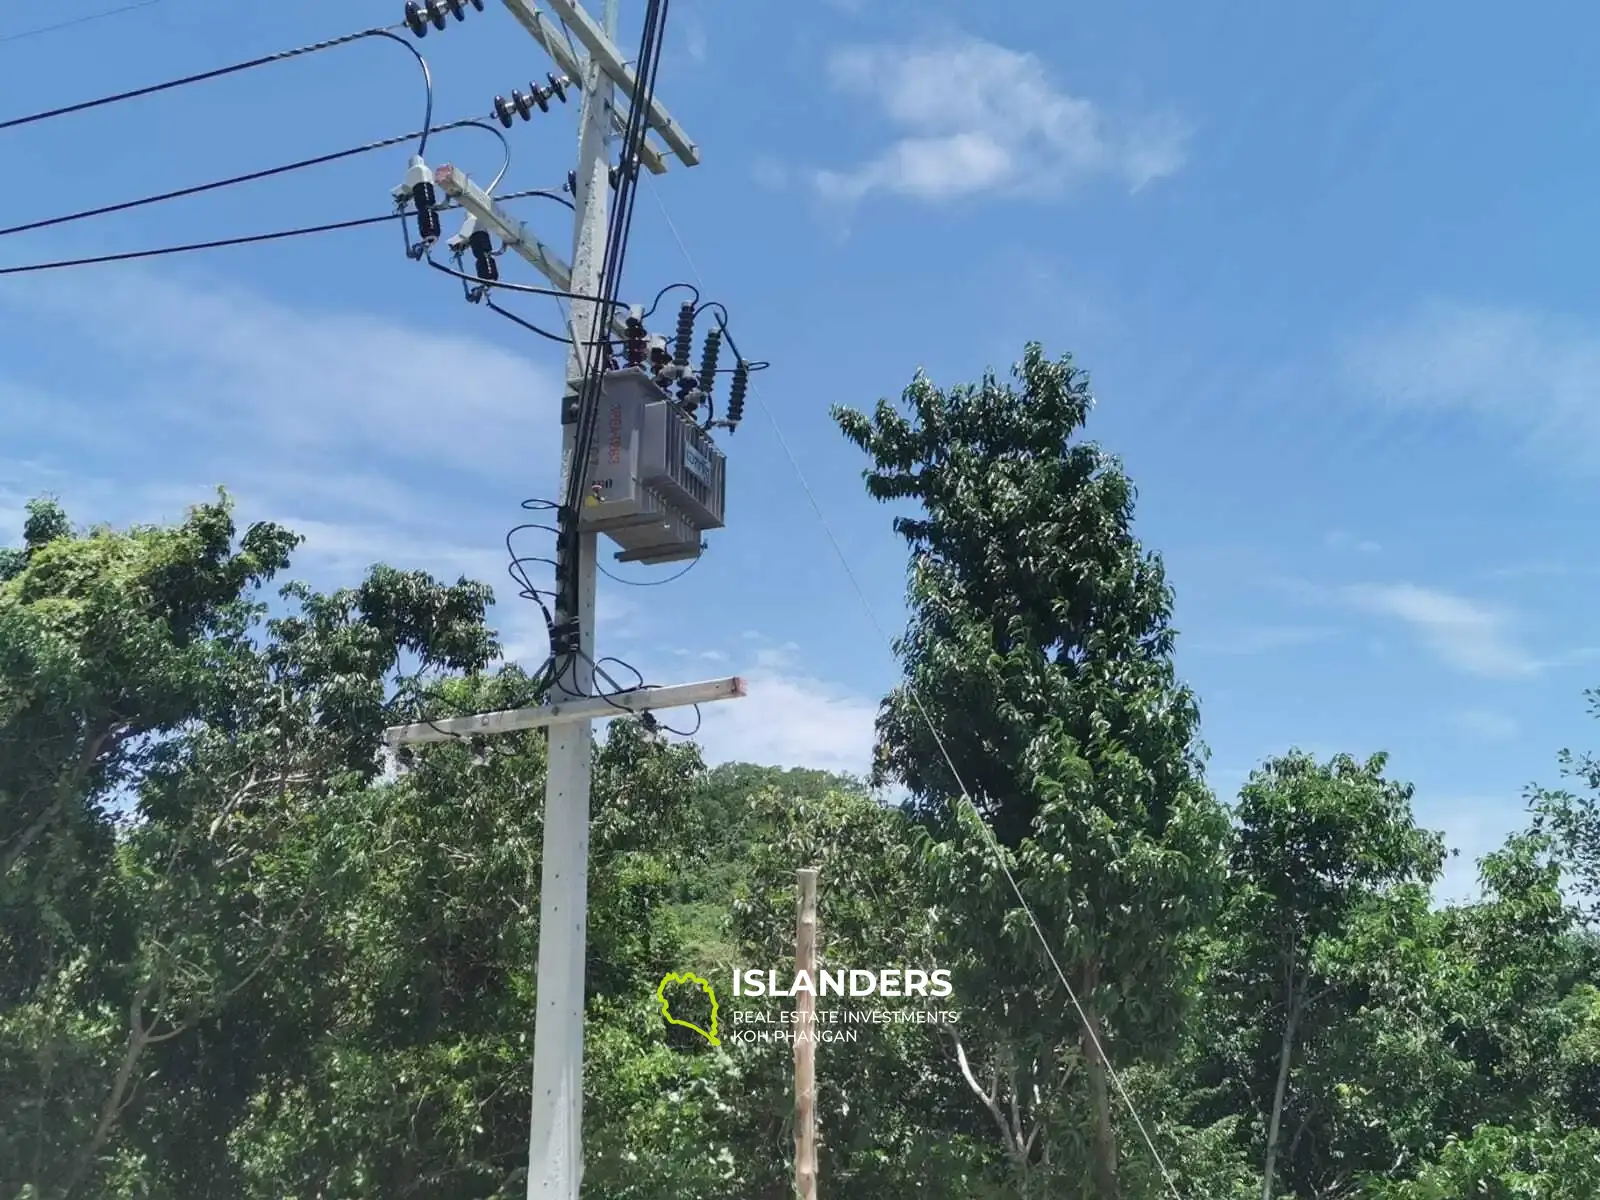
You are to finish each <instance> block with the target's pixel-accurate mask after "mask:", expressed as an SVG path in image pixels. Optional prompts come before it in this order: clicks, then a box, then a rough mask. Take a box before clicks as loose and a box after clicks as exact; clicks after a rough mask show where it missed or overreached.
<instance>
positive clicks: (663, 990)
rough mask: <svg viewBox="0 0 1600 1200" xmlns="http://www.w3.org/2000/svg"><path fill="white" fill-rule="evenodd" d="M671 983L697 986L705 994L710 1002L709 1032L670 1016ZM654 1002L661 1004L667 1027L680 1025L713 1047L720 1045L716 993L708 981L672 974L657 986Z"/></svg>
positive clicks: (696, 977)
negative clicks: (668, 996) (669, 987)
mask: <svg viewBox="0 0 1600 1200" xmlns="http://www.w3.org/2000/svg"><path fill="white" fill-rule="evenodd" d="M673 983H693V984H697V985H698V986H699V987H700V990H701V991H703V992H705V994H706V997H707V998H708V999H709V1000H710V1001H711V1029H710V1030H709V1031H707V1030H704V1029H701V1028H700V1026H698V1025H696V1024H695V1023H694V1022H693V1021H680V1020H678V1018H677V1017H675V1016H673V1015H672V1002H671V1001H670V1000H668V999H667V985H668V984H673ZM656 1000H657V1001H659V1002H660V1004H661V1015H662V1016H663V1017H665V1018H666V1021H667V1024H668V1025H681V1026H683V1028H685V1029H692V1030H694V1031H695V1032H696V1033H698V1034H699V1035H700V1036H701V1037H703V1038H705V1039H706V1041H708V1042H710V1043H711V1044H712V1045H713V1046H720V1045H722V1042H721V1040H720V1039H719V1038H718V1037H717V993H716V990H715V989H714V988H712V986H711V983H710V981H709V980H706V979H702V978H700V976H698V975H691V974H690V973H689V972H687V971H685V972H683V973H682V974H678V973H677V972H672V973H670V974H668V975H666V976H664V977H663V978H662V980H661V983H660V985H659V986H657V988H656Z"/></svg>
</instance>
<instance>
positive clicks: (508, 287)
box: [395, 205, 627, 345]
mask: <svg viewBox="0 0 1600 1200" xmlns="http://www.w3.org/2000/svg"><path fill="white" fill-rule="evenodd" d="M440 207H441V209H442V207H443V206H442V205H441V206H440ZM395 215H396V216H404V215H405V214H404V213H396V214H395ZM424 261H426V262H427V264H428V265H429V266H430V267H432V268H433V269H434V270H435V271H442V272H444V274H446V275H449V276H451V277H452V278H455V279H465V280H466V281H467V282H468V283H476V284H482V285H483V286H485V287H490V288H500V289H502V290H504V291H508V292H523V293H525V294H526V295H529V296H557V297H559V298H560V299H563V300H587V301H588V302H589V303H590V304H597V305H605V306H607V307H610V308H625V307H627V306H626V305H624V304H619V303H618V302H617V301H615V300H606V299H604V298H603V297H600V296H585V295H584V294H583V293H582V292H563V291H562V290H561V289H560V288H547V287H538V286H536V285H535V284H531V283H507V282H506V281H505V280H503V279H494V280H488V279H479V278H478V277H477V276H476V275H468V274H467V273H466V272H465V271H457V270H455V269H454V268H452V267H447V266H445V265H444V264H443V263H441V262H435V261H434V260H433V259H432V258H431V257H429V258H427V259H425V260H424ZM603 341H604V339H596V341H594V342H591V343H590V345H599V344H602V342H603Z"/></svg>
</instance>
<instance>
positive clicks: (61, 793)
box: [0, 721, 132, 877]
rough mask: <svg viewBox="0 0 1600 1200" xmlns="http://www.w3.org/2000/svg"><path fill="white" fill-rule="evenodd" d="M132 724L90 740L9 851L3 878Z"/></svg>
mask: <svg viewBox="0 0 1600 1200" xmlns="http://www.w3.org/2000/svg"><path fill="white" fill-rule="evenodd" d="M131 728H132V727H131V725H130V724H129V723H128V722H126V721H120V722H117V723H116V724H114V725H111V726H109V727H108V728H107V729H106V730H105V731H104V732H102V733H101V734H100V735H99V736H98V737H93V738H90V739H89V740H88V741H86V742H85V743H84V746H83V751H82V752H81V753H80V754H79V755H78V761H77V762H76V763H75V764H73V767H72V769H71V770H70V771H68V772H67V774H66V775H65V776H64V777H63V778H62V779H61V780H60V781H59V782H58V783H57V784H56V797H55V799H54V800H52V801H51V802H50V803H49V804H48V805H46V806H45V809H44V811H43V812H41V813H40V814H39V815H38V816H37V817H35V818H34V819H33V821H32V822H31V823H30V824H29V825H28V827H27V828H26V829H24V830H23V831H22V832H21V833H20V834H19V835H18V836H17V840H16V841H15V842H13V843H12V845H11V846H10V847H9V848H7V850H6V856H5V860H4V861H3V862H0V877H3V876H6V875H9V874H11V871H12V869H13V868H14V867H15V866H16V865H17V863H18V862H19V861H21V859H22V856H23V855H24V854H25V853H27V850H28V847H29V846H31V845H33V843H34V842H35V841H36V840H37V839H38V837H39V835H40V834H42V833H44V832H45V830H47V829H49V828H50V826H51V825H53V824H55V822H56V818H57V817H59V816H60V815H61V810H62V809H64V808H65V807H66V806H67V801H69V800H70V799H72V797H73V794H74V793H75V792H76V791H77V790H78V789H79V788H80V787H81V786H82V784H83V777H84V776H85V775H86V774H88V771H89V768H90V767H92V766H93V765H94V764H95V762H96V761H97V760H98V759H99V757H100V755H101V754H102V753H104V752H105V751H107V750H115V749H116V748H117V747H118V746H119V745H121V744H122V742H123V739H125V738H126V737H127V736H128V733H129V731H130V730H131Z"/></svg>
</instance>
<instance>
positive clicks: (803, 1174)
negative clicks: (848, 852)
mask: <svg viewBox="0 0 1600 1200" xmlns="http://www.w3.org/2000/svg"><path fill="white" fill-rule="evenodd" d="M797 874H798V875H799V883H800V888H799V892H800V895H799V913H798V915H797V917H796V919H795V927H794V967H795V970H796V971H804V972H805V976H806V978H807V979H809V980H810V981H811V985H812V987H813V988H815V987H816V982H817V872H816V869H815V868H814V867H809V868H805V869H802V870H801V871H799V872H797ZM795 1008H796V1010H797V1012H796V1020H795V1023H794V1032H795V1043H794V1191H795V1195H796V1196H797V1197H799V1200H817V1043H816V1040H815V1039H816V1031H817V995H816V992H815V991H802V992H800V994H799V995H798V996H796V997H795Z"/></svg>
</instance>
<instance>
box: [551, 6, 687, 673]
mask: <svg viewBox="0 0 1600 1200" xmlns="http://www.w3.org/2000/svg"><path fill="white" fill-rule="evenodd" d="M666 17H667V0H650V2H649V4H648V6H647V7H646V10H645V15H644V28H643V31H642V33H641V35H640V44H639V54H638V57H637V58H636V59H635V60H634V62H635V76H634V89H633V96H632V103H631V104H630V105H629V108H628V120H627V122H626V124H625V126H624V129H623V135H622V160H621V163H620V167H619V169H618V171H617V178H616V199H615V203H614V207H613V209H612V213H611V218H612V219H611V227H610V229H609V230H608V231H607V236H606V245H605V257H604V260H603V267H602V283H601V288H600V294H601V296H602V297H604V299H605V302H606V307H607V308H609V307H610V306H614V305H615V304H616V297H617V294H618V292H619V291H620V290H621V285H622V269H623V264H624V262H625V261H626V257H627V249H628V235H629V233H630V231H631V229H632V225H633V204H634V199H635V197H636V196H637V194H638V183H639V155H640V150H641V148H642V146H643V144H644V139H645V136H646V134H647V132H648V129H649V122H648V114H649V111H650V105H651V102H652V100H653V99H654V98H655V79H656V73H657V69H658V68H659V66H660V62H661V47H662V39H661V31H662V27H663V26H664V24H665V22H666ZM583 186H584V187H589V186H591V183H590V181H589V180H584V181H583ZM605 314H606V310H605V309H602V311H601V312H599V313H597V314H596V319H595V323H594V326H595V328H604V326H603V324H602V323H601V322H603V321H604V320H605ZM573 336H574V337H577V336H579V335H578V332H577V331H576V330H574V333H573ZM600 341H601V339H600V338H599V337H596V336H592V335H591V338H590V344H589V345H588V346H587V347H586V351H587V353H586V354H585V356H584V369H583V372H582V376H581V383H580V386H579V389H578V414H577V416H578V419H577V428H576V429H575V430H574V436H573V452H572V457H571V458H570V460H569V468H568V477H567V480H566V493H565V495H564V496H563V497H562V507H561V510H560V516H561V520H560V534H559V535H558V544H557V548H556V561H557V563H558V564H560V565H559V566H558V568H557V571H556V576H557V579H556V588H557V593H558V594H557V598H556V605H555V609H556V616H557V619H558V621H559V622H560V623H559V624H558V625H557V626H555V627H553V628H552V630H551V643H552V645H551V653H552V656H553V657H554V658H555V660H556V667H555V672H556V676H555V677H556V681H557V684H558V685H559V683H560V681H561V680H562V678H563V677H564V676H565V674H566V672H567V670H569V669H570V668H571V666H572V665H573V664H574V663H575V662H576V660H577V658H578V657H579V653H580V652H579V650H578V646H579V645H581V640H580V637H579V634H580V633H581V631H580V630H579V628H578V625H577V622H578V619H579V618H578V608H579V605H578V578H579V572H578V569H577V567H578V553H579V550H580V547H581V540H580V536H579V528H578V521H579V517H578V514H579V512H580V506H581V504H582V501H583V488H584V476H585V474H586V473H587V472H586V468H587V464H588V462H589V456H590V454H591V452H592V450H593V444H594V436H595V430H596V428H597V426H598V424H599V412H600V388H601V382H602V380H603V378H604V375H605V370H606V366H607V363H606V358H607V351H606V349H605V348H604V347H602V346H601V345H600V344H598V343H599V342H600ZM579 690H582V689H579Z"/></svg>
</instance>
